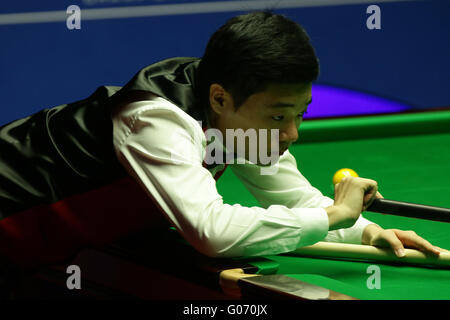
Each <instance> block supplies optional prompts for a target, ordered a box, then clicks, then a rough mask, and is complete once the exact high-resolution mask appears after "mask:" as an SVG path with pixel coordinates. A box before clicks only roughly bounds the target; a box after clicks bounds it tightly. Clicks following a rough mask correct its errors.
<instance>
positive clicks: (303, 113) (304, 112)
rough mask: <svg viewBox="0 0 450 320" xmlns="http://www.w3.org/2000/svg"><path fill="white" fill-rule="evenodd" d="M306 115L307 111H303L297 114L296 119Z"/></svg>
mask: <svg viewBox="0 0 450 320" xmlns="http://www.w3.org/2000/svg"><path fill="white" fill-rule="evenodd" d="M307 113H308V112H307V111H303V112H302V113H300V114H298V115H297V117H298V118H303V116H304V115H305V114H307Z"/></svg>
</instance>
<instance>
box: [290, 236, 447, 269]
mask: <svg viewBox="0 0 450 320" xmlns="http://www.w3.org/2000/svg"><path fill="white" fill-rule="evenodd" d="M290 254H294V255H300V256H310V257H319V258H345V259H357V260H373V261H382V262H397V263H398V262H401V263H411V264H419V265H433V266H441V267H450V253H449V252H441V253H440V255H439V257H435V256H430V255H426V254H424V253H423V252H421V251H419V250H414V249H405V254H406V255H405V256H404V257H403V258H399V257H397V256H396V255H395V254H394V253H393V252H392V250H391V249H390V248H377V247H374V246H369V245H361V244H348V243H334V242H317V243H316V244H314V245H311V246H306V247H302V248H298V249H296V250H294V251H293V252H291V253H290Z"/></svg>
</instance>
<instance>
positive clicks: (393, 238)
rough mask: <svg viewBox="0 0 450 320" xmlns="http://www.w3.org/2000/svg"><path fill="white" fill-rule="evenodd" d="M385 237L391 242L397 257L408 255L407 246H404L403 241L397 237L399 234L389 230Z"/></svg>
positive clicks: (390, 244)
mask: <svg viewBox="0 0 450 320" xmlns="http://www.w3.org/2000/svg"><path fill="white" fill-rule="evenodd" d="M383 238H384V240H385V241H386V242H387V243H388V244H389V246H390V247H391V249H392V251H394V253H395V255H396V256H397V257H399V258H403V257H404V256H405V255H406V253H405V247H404V246H403V243H402V241H400V239H399V238H398V237H397V234H395V233H394V232H388V233H385V234H384V237H383Z"/></svg>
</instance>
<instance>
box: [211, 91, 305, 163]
mask: <svg viewBox="0 0 450 320" xmlns="http://www.w3.org/2000/svg"><path fill="white" fill-rule="evenodd" d="M310 103H311V84H310V83H309V84H304V83H303V84H302V83H299V84H273V85H269V86H268V88H267V89H266V90H265V91H263V92H258V93H255V94H253V95H251V96H249V97H248V99H247V100H246V101H245V102H244V103H243V104H242V105H241V106H240V107H239V109H238V110H235V106H234V102H233V98H232V97H231V94H230V93H228V92H227V91H226V90H225V89H224V88H223V87H222V86H220V85H218V84H213V85H211V88H210V104H211V109H212V114H211V122H212V125H213V126H214V127H215V128H217V129H219V130H220V131H221V132H222V135H223V137H224V138H225V143H230V141H227V138H226V137H227V135H226V130H227V129H233V130H237V129H242V130H243V131H244V132H245V131H247V130H248V129H255V130H253V132H256V136H257V137H256V139H257V143H256V144H257V145H256V146H253V150H257V154H258V155H259V154H260V153H259V147H260V145H261V144H260V140H263V139H266V146H267V153H268V154H270V152H271V149H272V148H273V147H274V146H273V144H271V142H270V141H271V138H272V137H271V131H270V130H271V129H278V130H279V136H278V138H277V139H276V141H274V142H276V143H278V145H279V154H278V156H279V155H281V154H282V153H284V151H286V149H287V148H289V146H290V145H291V144H292V143H293V142H295V141H296V140H297V139H298V129H299V127H300V124H301V122H302V120H303V114H304V113H305V111H306V108H307V107H308V105H309V104H310ZM259 129H265V130H266V132H267V136H266V137H265V136H264V135H262V134H261V131H260V130H259ZM275 138H276V136H275ZM237 139H238V138H237V137H236V136H235V137H234V143H235V144H234V145H237V143H239V142H238V141H237ZM245 141H246V143H245V158H246V159H247V160H251V159H249V153H250V152H251V151H252V146H251V141H250V139H245ZM253 143H255V141H253ZM252 162H254V161H252ZM257 163H258V164H261V161H260V158H259V157H258V161H257Z"/></svg>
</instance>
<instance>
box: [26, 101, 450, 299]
mask: <svg viewBox="0 0 450 320" xmlns="http://www.w3.org/2000/svg"><path fill="white" fill-rule="evenodd" d="M290 152H291V153H292V154H293V155H294V156H295V157H296V159H297V165H298V167H299V169H300V171H301V172H302V174H303V175H304V176H305V177H306V178H307V179H308V180H309V181H310V182H311V183H312V185H313V186H315V187H316V188H318V189H319V190H321V191H322V193H323V194H325V195H327V196H330V197H332V196H333V187H332V182H331V179H332V176H333V174H334V172H335V171H337V170H338V169H340V168H344V167H348V168H352V169H354V170H355V171H356V172H358V174H359V175H360V176H361V177H367V178H371V179H374V180H376V181H378V184H379V190H380V192H381V194H382V195H383V196H384V197H385V198H386V199H391V200H398V201H406V202H412V203H420V204H427V205H433V206H441V207H446V208H450V197H449V196H448V195H449V194H450V110H448V109H446V110H435V111H432V112H416V113H402V114H390V115H372V116H364V117H348V118H336V119H317V120H307V121H304V123H303V124H302V126H301V128H300V134H299V141H298V143H296V144H295V145H293V146H291V148H290ZM217 188H218V190H219V192H220V193H221V194H222V195H223V197H224V201H225V202H227V203H230V204H233V203H240V204H242V205H246V206H254V205H258V203H257V202H256V200H255V199H254V198H253V197H252V196H251V195H250V194H249V192H248V191H247V190H246V189H245V187H244V186H243V185H242V184H241V183H240V182H239V181H238V180H237V178H236V177H235V176H234V175H233V174H232V172H231V170H227V171H226V172H225V173H224V174H223V176H222V177H221V179H219V181H218V184H217ZM363 216H364V217H366V218H368V219H369V220H371V221H373V222H375V223H378V224H379V225H381V226H382V227H384V228H386V229H388V228H398V229H402V230H414V231H415V232H416V233H417V234H419V235H420V236H422V237H424V238H425V239H427V240H429V241H430V242H431V243H432V244H434V245H437V246H439V247H442V248H446V249H450V224H448V223H444V222H436V221H429V220H422V219H414V218H406V217H399V216H391V215H383V214H378V213H370V212H364V213H363ZM69 264H77V265H79V266H80V268H81V270H82V271H83V273H82V289H81V290H71V291H70V290H68V289H67V288H66V287H65V281H66V278H67V276H68V275H67V274H66V273H65V270H66V269H65V268H66V267H67V265H69ZM371 266H377V267H378V268H379V275H380V287H379V288H372V289H370V288H369V287H368V285H367V281H368V278H369V277H370V276H371V273H370V269H369V267H371ZM233 268H242V269H243V270H244V272H245V273H248V274H262V277H265V276H270V275H283V277H284V278H283V279H284V280H283V281H286V279H287V280H288V281H292V282H296V281H303V282H306V283H309V284H312V285H316V286H319V287H320V288H321V290H322V289H323V290H325V291H326V289H329V290H332V291H334V292H337V293H340V294H343V295H346V296H348V297H353V298H357V299H370V300H373V299H401V300H406V299H420V300H422V299H439V300H440V299H450V268H448V267H435V266H417V265H408V264H404V263H401V261H400V262H399V261H392V262H377V261H364V260H355V259H353V260H352V259H330V258H317V257H308V256H299V255H297V254H294V253H291V254H283V255H276V256H264V257H254V258H251V257H250V258H240V259H213V258H208V257H204V256H202V255H200V254H198V253H196V252H195V251H194V250H193V249H192V248H191V247H190V246H189V245H188V244H186V243H185V242H184V241H183V240H182V239H179V238H178V235H177V234H176V232H174V231H173V230H161V231H157V232H155V231H148V232H146V231H143V232H142V233H136V234H133V235H130V236H128V237H126V238H124V239H121V240H119V241H117V242H116V243H113V244H111V245H108V246H105V247H102V248H93V249H88V250H84V251H82V252H80V253H79V255H78V256H77V257H75V258H74V260H73V261H72V262H70V263H68V264H65V265H58V266H50V267H45V268H42V269H41V270H39V271H38V272H37V273H33V274H32V275H27V276H26V278H25V279H26V280H23V283H24V286H23V290H22V291H19V293H18V294H17V297H19V298H20V297H30V296H33V295H36V294H38V295H39V296H40V297H41V298H42V297H45V294H44V292H45V293H48V295H49V296H51V292H53V294H54V295H56V296H57V297H59V298H61V297H63V296H64V295H67V296H68V297H70V298H74V297H75V298H79V297H81V298H100V299H108V298H127V299H134V298H137V299H229V298H236V297H240V298H252V297H253V298H254V297H263V298H269V299H271V298H274V299H275V298H283V297H285V298H292V297H288V296H283V295H280V294H279V290H278V289H264V290H262V292H259V293H255V292H253V291H251V290H250V291H245V290H242V291H241V292H240V293H238V295H237V296H236V295H234V296H233V295H229V294H228V293H224V292H223V288H221V286H220V285H219V274H220V272H221V271H223V270H228V269H233ZM31 279H33V280H31ZM274 281H275V282H276V281H277V280H276V278H275V280H274ZM32 283H33V285H31V284H32ZM299 283H300V282H299ZM275 286H276V284H275ZM280 286H281V287H282V285H280ZM31 287H32V288H31ZM69 291H70V292H69ZM75 291H78V292H76V293H75ZM346 296H344V298H345V297H346Z"/></svg>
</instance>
